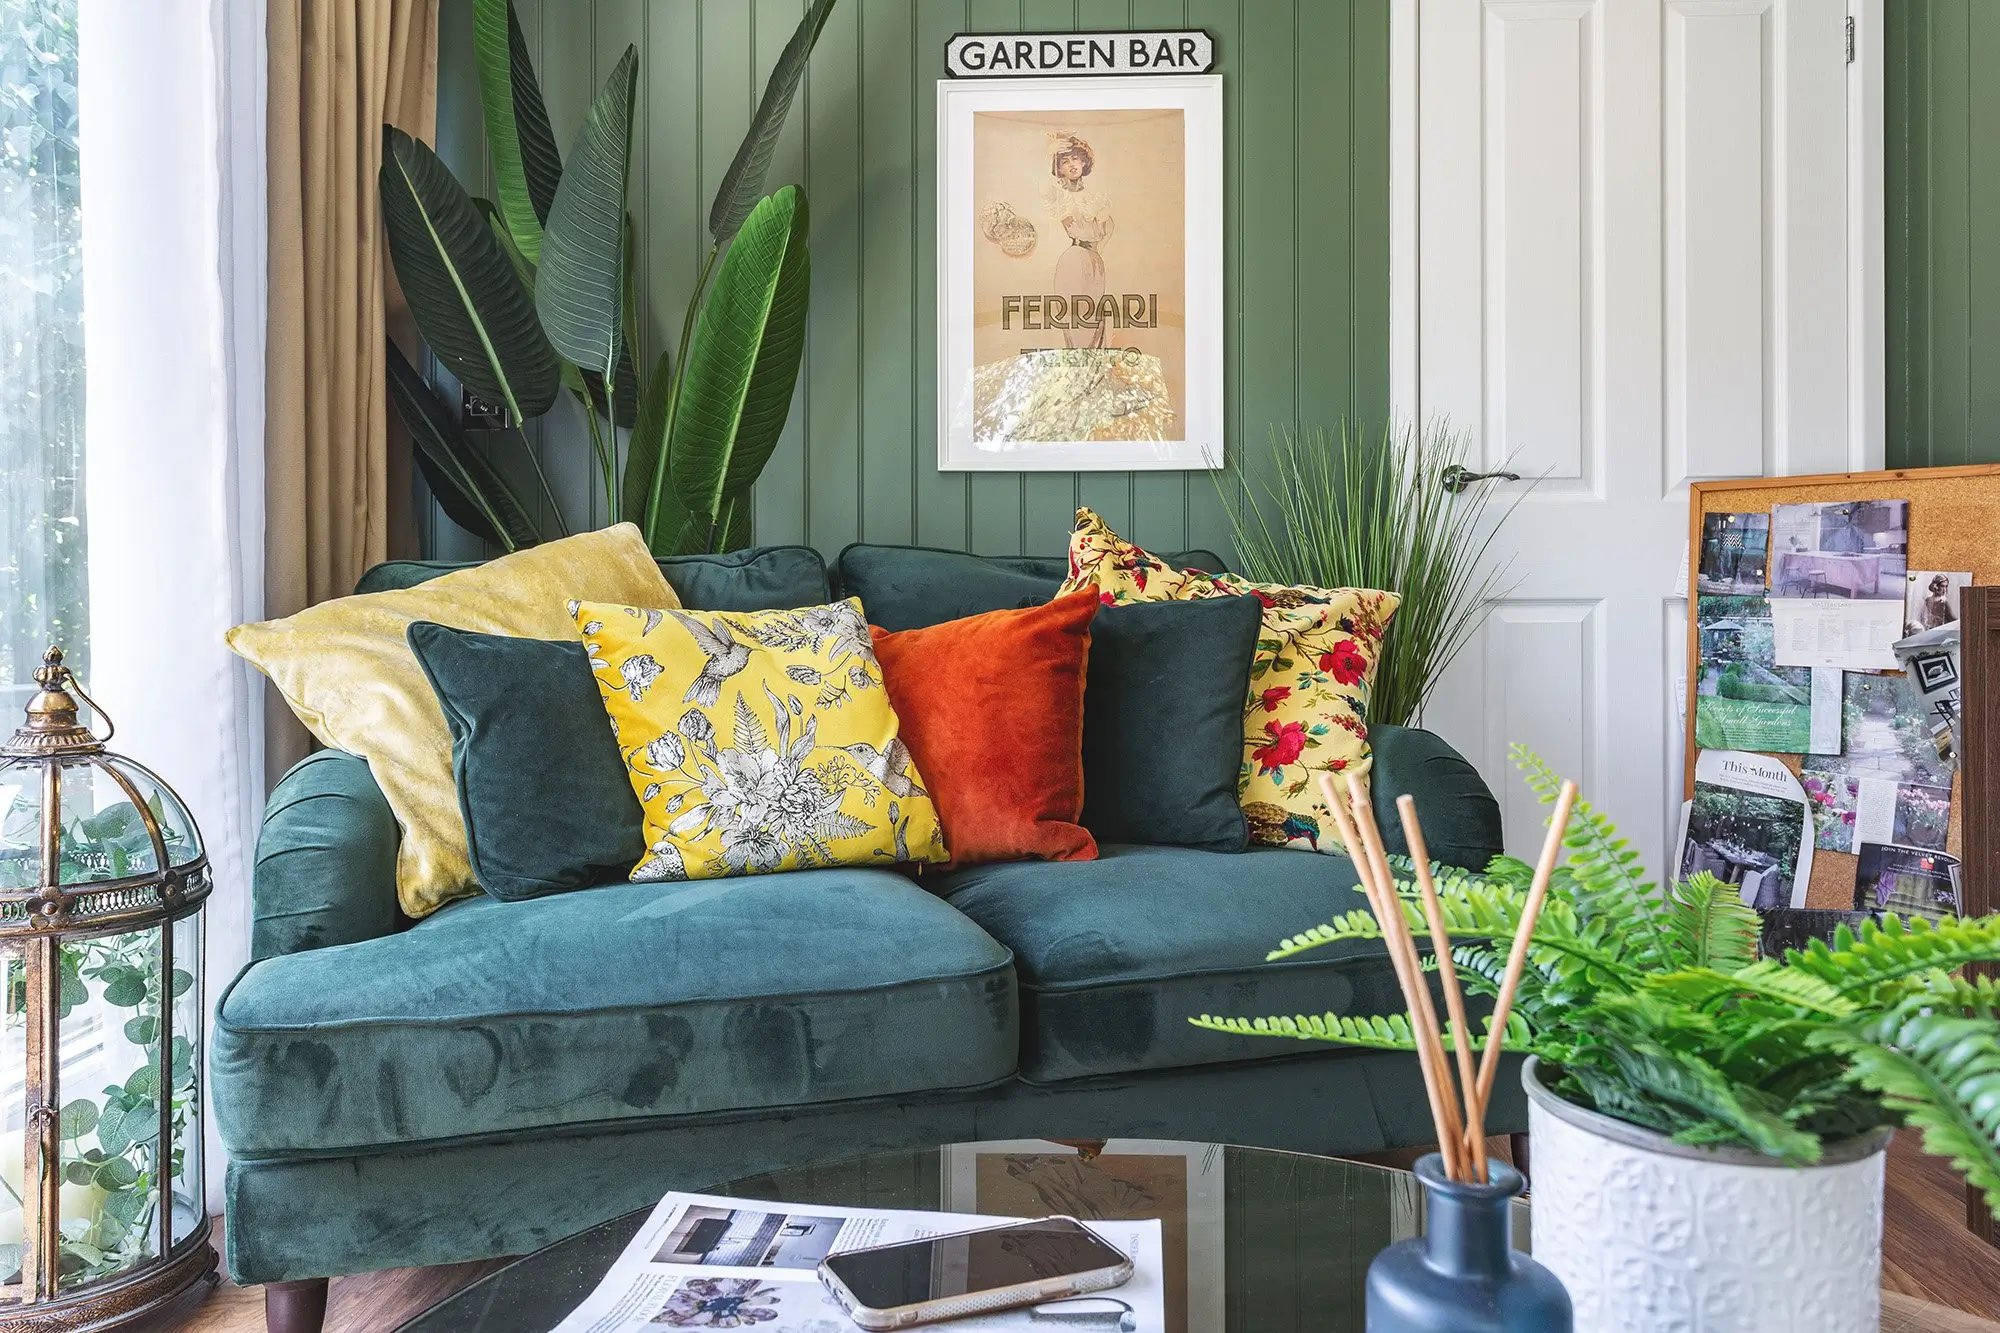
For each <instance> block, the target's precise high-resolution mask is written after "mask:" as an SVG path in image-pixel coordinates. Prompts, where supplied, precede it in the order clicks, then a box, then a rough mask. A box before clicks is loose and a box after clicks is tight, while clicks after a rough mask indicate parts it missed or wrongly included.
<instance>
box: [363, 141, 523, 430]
mask: <svg viewBox="0 0 2000 1333" xmlns="http://www.w3.org/2000/svg"><path fill="white" fill-rule="evenodd" d="M382 141H383V153H382V174H381V186H382V220H383V223H384V224H385V226H386V229H387V231H388V235H389V254H390V256H391V258H393V259H394V260H395V264H396V278H397V281H398V282H400V283H401V284H402V287H403V295H404V296H405V297H406V298H407V299H408V300H409V303H410V311H411V313H412V314H413V315H415V316H416V320H417V327H418V328H420V329H422V330H423V335H424V341H425V342H427V343H429V344H430V347H431V351H432V352H434V353H436V355H437V357H438V359H439V360H440V361H442V362H444V364H445V366H446V367H447V368H449V369H450V371H451V373H452V374H453V375H455V376H457V377H458V379H459V381H460V382H461V383H462V384H464V385H465V386H466V387H467V388H469V389H471V390H472V391H473V392H474V393H476V394H478V395H479V396H480V397H482V398H484V399H486V400H487V401H488V402H493V403H505V404H506V405H507V406H508V408H510V409H511V410H512V411H513V413H514V419H515V420H516V421H525V420H526V419H527V418H529V417H535V416H540V415H541V414H542V413H544V412H546V411H548V410H549V405H550V404H551V403H553V402H554V401H555V398H556V394H557V393H558V392H559V391H560V390H561V388H562V372H561V368H560V367H559V366H558V365H557V363H556V356H555V349H554V348H552V347H550V346H549V340H548V338H547V337H546V336H544V335H543V333H542V326H541V324H540V322H539V321H538V320H537V319H536V318H535V303H534V298H533V297H531V296H530V295H529V294H528V289H527V287H526V286H524V285H523V284H522V282H521V278H520V275H519V274H518V273H516V272H515V270H514V264H513V261H512V260H510V259H509V258H508V257H507V255H506V253H505V252H504V251H503V250H502V249H501V246H500V242H499V241H498V240H497V239H496V238H495V237H494V235H493V232H492V229H491V228H490V227H488V226H487V223H486V219H485V217H484V216H483V215H481V213H480V211H479V208H478V206H477V205H476V204H474V203H473V202H472V197H471V196H470V195H468V194H467V193H466V192H465V189H464V187H462V186H461V185H459V183H458V181H457V180H456V179H454V178H453V176H452V174H451V171H450V170H449V169H448V168H447V167H446V166H445V164H444V163H443V162H440V161H439V160H438V156H437V154H436V153H433V152H432V151H431V150H430V149H429V148H428V147H426V146H425V145H424V144H422V143H419V142H418V141H417V140H415V139H413V138H411V137H410V136H409V135H407V134H405V133H403V131H401V130H399V129H397V128H396V127H395V126H393V125H385V126H383V127H382Z"/></svg>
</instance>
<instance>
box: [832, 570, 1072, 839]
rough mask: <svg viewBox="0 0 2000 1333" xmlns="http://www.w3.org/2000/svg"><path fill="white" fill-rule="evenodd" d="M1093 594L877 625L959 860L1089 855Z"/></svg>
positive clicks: (896, 695) (890, 680)
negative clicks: (1087, 696)
mask: <svg viewBox="0 0 2000 1333" xmlns="http://www.w3.org/2000/svg"><path fill="white" fill-rule="evenodd" d="M1097 607H1098V600H1097V595H1096V594H1095V593H1091V592H1080V593H1072V594H1071V595H1069V596H1067V597H1059V598H1057V599H1056V600H1055V601H1053V602H1050V603H1048V604H1047V605H1045V606H1033V607H1029V608H1027V609H1026V610H1022V611H988V612H987V613H985V614H984V615H978V616H967V617H966V618H965V619H963V620H948V621H946V622H945V623H944V624H942V625H932V626H929V627H928V628H925V629H910V630H903V631H901V632H899V633H895V634H891V633H889V632H888V631H887V630H884V629H880V628H874V627H871V633H873V634H874V636H875V657H876V660H877V661H879V662H880V663H881V664H882V679H883V681H884V683H885V684H886V685H887V686H888V690H889V702H890V703H891V704H893V705H895V709H896V716H897V717H898V718H899V719H901V722H902V736H903V741H904V743H905V744H907V745H908V746H909V747H910V754H911V756H912V757H913V758H914V759H915V760H916V764H917V771H918V772H920V773H922V774H923V775H924V781H925V782H926V783H927V784H928V785H929V787H930V793H931V800H932V801H933V802H934V803H935V804H936V805H937V811H938V818H939V820H940V821H941V822H942V823H943V824H944V841H945V845H946V846H947V847H949V848H950V849H951V864H953V865H955V866H962V865H972V864H975V863H977V862H980V861H1019V860H1026V859H1030V858H1033V859H1039V860H1043V861H1089V860H1093V859H1095V857H1096V856H1097V842H1096V840H1095V839H1094V838H1092V837H1091V836H1090V831H1089V830H1088V829H1086V828H1084V827H1083V825H1082V824H1080V823H1079V822H1077V821H1078V820H1079V819H1081V818H1082V815H1083V685H1084V666H1085V662H1086V660H1087V658H1088V656H1089V652H1090V620H1091V617H1092V616H1094V615H1096V614H1097Z"/></svg>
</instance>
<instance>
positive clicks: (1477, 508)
mask: <svg viewBox="0 0 2000 1333" xmlns="http://www.w3.org/2000/svg"><path fill="white" fill-rule="evenodd" d="M1271 443H1272V451H1271V452H1272V460H1273V468H1274V470H1273V472H1272V473H1271V474H1270V475H1269V476H1268V477H1266V478H1265V479H1264V480H1263V481H1262V483H1261V484H1253V483H1249V482H1247V481H1246V483H1245V484H1244V487H1243V500H1242V504H1241V506H1240V507H1232V508H1231V510H1230V513H1231V519H1232V523H1233V524H1234V528H1235V533H1234V537H1235V543H1236V558H1237V562H1238V567H1239V568H1240V569H1241V570H1242V571H1243V573H1244V574H1246V575H1248V576H1249V577H1250V578H1253V579H1256V580H1258V581H1260V582H1268V583H1287V584H1310V585H1312V586H1315V587H1321V588H1378V589H1382V590H1384V591H1388V592H1393V593H1395V594H1397V595H1398V596H1399V597H1401V598H1402V605H1401V606H1400V607H1399V608H1398V609H1397V611H1396V616H1395V619H1394V620H1393V621H1392V622H1391V624H1390V627H1389V634H1388V638H1387V640H1386V641H1385V644H1384V647H1383V652H1382V661H1381V665H1380V667H1379V668H1378V669H1377V673H1376V678H1375V688H1374V691H1373V693H1372V694H1371V695H1370V697H1369V705H1368V720H1369V721H1370V722H1381V723H1390V724H1393V725H1399V726H1403V725H1410V724H1413V723H1414V722H1416V721H1417V720H1418V718H1419V717H1420V715H1421V714H1422V712H1423V708H1424V704H1425V702H1426V701H1427V700H1428V699H1429V698H1430V694H1431V691H1432V689H1434V688H1435V687H1436V685H1437V682H1438V679H1439V677H1441V676H1442V675H1443V674H1444V671H1445V668H1446V667H1448V666H1450V665H1451V662H1452V659H1453V658H1455V657H1457V656H1458V653H1459V651H1460V650H1461V649H1463V648H1464V647H1465V645H1466V643H1467V642H1468V641H1469V640H1470V639H1471V637H1472V634H1473V632H1474V631H1475V630H1477V629H1478V628H1479V626H1480V623H1481V622H1482V621H1483V620H1484V619H1485V618H1486V612H1487V608H1488V607H1489V605H1490V604H1491V603H1492V602H1493V600H1494V599H1495V598H1496V597H1499V596H1501V595H1502V594H1504V593H1505V592H1506V591H1507V590H1508V589H1509V588H1511V587H1512V586H1513V582H1512V580H1511V579H1510V577H1509V571H1508V566H1509V563H1510V562H1509V561H1507V560H1505V559H1496V558H1494V557H1495V555H1496V552H1495V551H1494V538H1495V537H1496V536H1497V535H1498V533H1499V531H1500V529H1501V527H1503V526H1504V525H1505V523H1506V521H1507V519H1508V518H1509V517H1510V516H1511V515H1512V514H1513V512H1514V509H1515V506H1517V505H1519V504H1520V502H1521V498H1522V496H1524V495H1525V494H1526V493H1527V489H1526V488H1523V489H1522V490H1519V491H1516V492H1513V493H1512V495H1511V496H1508V495H1506V494H1505V493H1503V492H1501V491H1500V490H1499V483H1498V482H1497V481H1496V480H1492V479H1480V480H1473V481H1470V482H1468V483H1467V484H1465V486H1464V487H1463V489H1454V486H1453V484H1452V483H1453V480H1454V479H1455V478H1458V477H1461V476H1464V475H1466V474H1467V473H1468V472H1469V470H1470V468H1471V466H1472V464H1471V462H1470V461H1469V460H1470V457H1471V451H1472V443H1471V436H1470V435H1469V434H1468V433H1467V432H1464V431H1458V430H1453V429H1452V428H1451V427H1450V426H1449V425H1448V424H1446V423H1443V422H1434V423H1430V424H1426V425H1424V426H1421V427H1419V426H1414V425H1403V426H1389V427H1386V428H1384V429H1383V430H1382V431H1381V432H1380V434H1378V435H1374V436H1368V435H1365V434H1364V432H1363V431H1362V430H1360V429H1355V428H1351V427H1349V426H1348V425H1347V423H1345V422H1343V423H1341V425H1340V427H1339V428H1338V430H1337V431H1329V430H1327V429H1326V428H1324V427H1310V428H1307V429H1304V430H1297V431H1295V430H1290V429H1286V428H1283V427H1278V428H1274V429H1273V431H1272V442H1271ZM1531 484H1532V483H1531Z"/></svg>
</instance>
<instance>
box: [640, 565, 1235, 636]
mask: <svg viewBox="0 0 2000 1333" xmlns="http://www.w3.org/2000/svg"><path fill="white" fill-rule="evenodd" d="M1171 559H1173V561H1174V562H1175V563H1176V564H1179V565H1182V566H1189V565H1192V566H1193V567H1195V568H1197V569H1206V570H1211V571H1219V570H1221V569H1222V567H1223V566H1222V560H1221V558H1220V557H1218V556H1217V555H1216V554H1215V553H1214V552H1212V551H1182V552H1180V553H1178V554H1176V555H1174V556H1172V557H1171ZM1068 573H1069V564H1068V561H1067V559H1066V558H1065V557H1063V556H1060V555H1049V556H1039V555H968V554H966V553H965V552H964V551H941V550H937V549H934V548H932V547H928V546H875V545H871V544H869V543H867V542H855V543H854V544H853V545H851V546H849V547H847V548H846V549H845V550H843V551H842V552H841V553H840V555H839V556H838V557H837V558H836V559H835V560H834V579H835V582H836V583H837V585H838V587H837V593H838V595H839V596H842V597H859V598H860V599H861V605H862V607H863V608H864V609H865V610H866V611H867V612H868V623H869V624H871V625H879V626H881V627H882V628H883V629H886V630H888V631H890V632H891V633H894V632H897V631H900V630H906V629H922V628H925V627H926V626H930V625H941V624H943V623H944V622H945V621H947V620H961V619H963V618H964V617H966V616H976V615H979V614H981V613H983V612H986V611H1014V610H1020V609H1022V608H1024V607H1030V606H1040V605H1041V604H1042V603H1043V602H1047V601H1050V600H1052V599H1053V598H1054V597H1055V595H1056V588H1057V586H1058V585H1060V584H1061V583H1062V581H1063V578H1064V576H1065V575H1067V574H1068ZM673 577H674V576H673V572H672V571H671V570H669V571H668V573H667V579H668V581H669V582H671V581H672V580H673ZM676 586H678V585H676ZM682 596H683V597H685V596H686V593H685V592H683V593H682Z"/></svg>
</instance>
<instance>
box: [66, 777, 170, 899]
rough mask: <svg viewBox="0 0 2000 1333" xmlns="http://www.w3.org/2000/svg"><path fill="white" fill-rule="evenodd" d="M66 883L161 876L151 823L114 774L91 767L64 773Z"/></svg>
mask: <svg viewBox="0 0 2000 1333" xmlns="http://www.w3.org/2000/svg"><path fill="white" fill-rule="evenodd" d="M61 800H62V848H61V853H62V881H61V882H62V883H64V884H88V883H91V882H93V881H97V880H106V879H123V878H125V877H126V876H127V875H156V874H158V873H159V872H160V863H159V860H158V858H156V857H155V856H154V855H153V842H152V839H151V838H150V837H148V836H147V834H146V821H145V818H144V816H142V815H141V814H140V813H139V810H138V807H137V806H135V805H133V804H132V802H131V799H130V798H128V797H127V796H126V795H125V789H124V788H123V787H120V786H119V785H118V783H117V781H116V780H114V779H113V778H112V776H111V774H109V773H107V772H106V771H105V770H104V769H102V768H100V767H99V766H98V765H96V764H94V763H90V762H88V761H83V762H76V763H70V764H67V765H65V767H64V768H63V771H62V791H61Z"/></svg>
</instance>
